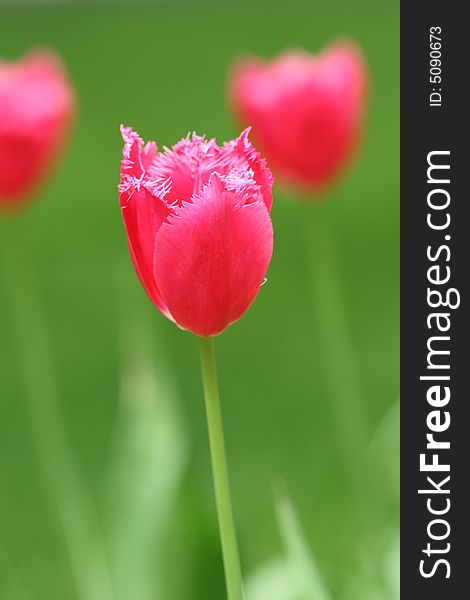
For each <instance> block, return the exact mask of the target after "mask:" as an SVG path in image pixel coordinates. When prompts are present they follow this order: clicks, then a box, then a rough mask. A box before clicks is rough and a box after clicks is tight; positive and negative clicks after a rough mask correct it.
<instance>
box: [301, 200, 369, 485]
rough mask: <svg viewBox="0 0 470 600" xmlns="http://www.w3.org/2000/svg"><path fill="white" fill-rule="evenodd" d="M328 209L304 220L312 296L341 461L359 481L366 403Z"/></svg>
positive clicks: (316, 207) (362, 455)
mask: <svg viewBox="0 0 470 600" xmlns="http://www.w3.org/2000/svg"><path fill="white" fill-rule="evenodd" d="M326 209H327V207H325V206H319V205H317V206H315V213H314V214H310V215H308V217H309V218H306V219H305V221H306V222H307V227H308V230H307V237H308V240H307V242H308V252H309V263H310V267H311V283H312V288H313V289H312V294H313V302H314V309H315V313H316V315H317V325H318V328H319V330H318V334H319V337H320V343H321V345H322V351H323V361H324V370H325V373H326V378H327V381H326V383H327V388H328V393H329V396H330V398H331V401H332V406H333V411H334V417H335V421H336V426H337V429H338V436H339V439H340V443H341V445H342V453H343V458H344V461H345V463H346V466H348V467H349V469H350V472H351V473H354V474H356V475H357V471H358V468H359V469H360V464H361V462H362V459H363V457H364V449H365V438H366V431H365V422H364V415H363V402H362V394H361V393H360V391H359V385H358V381H357V375H356V368H355V364H354V359H353V351H352V348H351V344H350V340H349V335H348V330H347V324H346V318H345V310H344V306H343V291H342V289H341V281H340V280H341V278H340V275H339V267H338V262H337V256H336V247H335V243H334V239H333V236H332V233H331V230H330V223H329V214H328V212H327V210H326Z"/></svg>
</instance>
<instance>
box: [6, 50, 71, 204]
mask: <svg viewBox="0 0 470 600" xmlns="http://www.w3.org/2000/svg"><path fill="white" fill-rule="evenodd" d="M74 105H75V102H74V93H73V90H72V88H71V85H70V83H69V81H68V79H67V76H66V74H65V71H64V68H63V66H62V64H61V62H60V60H59V58H58V57H57V56H56V55H55V54H53V53H52V52H45V51H38V52H33V53H31V54H28V55H27V56H25V57H24V58H23V59H21V60H19V61H18V62H5V61H3V60H1V59H0V207H2V206H3V207H11V206H14V205H18V204H21V203H23V202H24V201H25V200H26V199H27V197H28V196H29V195H30V194H31V192H32V191H33V190H34V189H35V188H36V187H37V186H38V185H39V183H40V182H41V181H42V180H43V178H44V177H45V175H46V174H47V172H48V171H49V169H50V167H51V165H52V163H53V162H54V159H55V158H56V157H57V155H58V153H59V151H60V149H61V147H62V145H63V142H64V140H65V137H66V135H67V133H68V130H69V126H70V124H71V121H72V119H73V115H74Z"/></svg>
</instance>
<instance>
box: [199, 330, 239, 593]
mask: <svg viewBox="0 0 470 600" xmlns="http://www.w3.org/2000/svg"><path fill="white" fill-rule="evenodd" d="M200 349H201V367H202V379H203V384H204V397H205V402H206V413H207V426H208V429H209V444H210V451H211V459H212V474H213V478H214V488H215V500H216V505H217V515H218V519H219V529H220V541H221V544H222V555H223V561H224V570H225V581H226V586H227V597H228V600H242V599H243V585H242V577H241V570H240V559H239V554H238V545H237V537H236V533H235V524H234V520H233V511H232V501H231V497H230V485H229V478H228V470H227V458H226V453H225V442H224V432H223V427H222V412H221V408H220V398H219V386H218V383H217V368H216V363H215V346H214V338H201V346H200Z"/></svg>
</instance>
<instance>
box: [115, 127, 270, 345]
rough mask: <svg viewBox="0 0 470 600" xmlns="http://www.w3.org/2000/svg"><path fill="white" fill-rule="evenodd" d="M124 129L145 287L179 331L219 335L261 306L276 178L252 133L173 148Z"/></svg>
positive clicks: (129, 215) (125, 178) (128, 222)
mask: <svg viewBox="0 0 470 600" xmlns="http://www.w3.org/2000/svg"><path fill="white" fill-rule="evenodd" d="M121 131H122V135H123V138H124V151H123V160H122V164H121V183H120V186H119V193H120V203H121V209H122V215H123V218H124V223H125V226H126V231H127V238H128V244H129V249H130V254H131V257H132V261H133V263H134V267H135V269H136V272H137V275H138V276H139V279H140V282H141V283H142V286H143V287H144V289H145V291H146V292H147V294H148V296H149V297H150V299H151V300H152V302H153V303H154V304H155V306H157V308H158V309H159V310H160V311H161V312H162V313H163V314H164V315H165V316H166V317H167V318H169V319H170V320H172V321H174V322H175V323H176V324H177V325H179V327H181V328H182V329H187V330H189V331H192V332H193V333H195V334H196V335H199V336H202V337H211V336H215V335H218V334H219V333H221V332H222V331H223V330H224V329H225V328H226V327H228V326H229V325H230V324H232V323H234V322H235V321H237V320H238V319H239V318H240V317H241V316H242V315H243V313H244V312H245V311H246V310H247V309H248V308H249V306H250V305H251V304H252V302H253V301H254V299H255V298H256V296H257V294H258V291H259V289H260V286H261V284H262V281H263V278H264V275H265V273H266V271H267V268H268V265H269V262H270V260H271V255H272V250H273V228H272V224H271V219H270V216H269V211H270V210H271V204H272V191H271V188H272V176H271V173H270V171H269V170H268V168H267V167H266V164H265V161H264V160H263V159H262V158H261V156H260V155H259V154H258V152H256V150H255V149H254V148H253V146H252V145H251V143H250V141H249V139H248V130H246V131H245V132H244V133H242V135H241V136H240V137H239V138H238V139H236V140H234V141H231V142H228V143H226V144H224V145H223V146H218V145H217V144H216V142H215V141H214V140H209V141H206V140H205V139H204V138H202V137H199V136H196V135H193V137H192V139H190V138H189V137H188V138H186V139H183V140H181V141H180V142H178V143H177V144H176V145H175V146H174V147H173V148H172V149H171V150H169V149H167V148H165V149H164V152H157V146H156V145H155V143H154V142H149V143H148V144H146V145H145V146H144V144H143V141H142V140H141V138H140V137H139V136H138V135H137V134H136V133H134V132H133V131H132V130H131V129H130V128H127V127H122V128H121Z"/></svg>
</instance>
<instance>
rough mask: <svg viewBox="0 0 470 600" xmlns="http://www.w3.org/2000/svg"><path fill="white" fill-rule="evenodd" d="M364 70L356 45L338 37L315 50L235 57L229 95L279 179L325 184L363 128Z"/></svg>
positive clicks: (307, 188) (307, 187)
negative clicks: (338, 40) (260, 57)
mask: <svg viewBox="0 0 470 600" xmlns="http://www.w3.org/2000/svg"><path fill="white" fill-rule="evenodd" d="M366 88H367V73H366V67H365V64H364V60H363V57H362V55H361V53H360V51H359V49H358V48H357V47H356V46H355V45H353V44H352V43H338V44H335V45H333V46H331V47H329V48H327V49H326V50H325V51H324V52H322V53H321V54H319V55H318V56H312V55H309V54H307V53H304V52H287V53H284V54H282V55H281V56H279V57H278V58H277V59H276V60H273V61H271V62H262V61H261V60H257V59H252V60H245V61H242V62H240V63H239V64H238V65H237V66H236V67H235V69H234V70H233V72H232V75H231V80H230V89H229V92H230V99H231V102H232V104H233V107H234V109H235V111H236V112H237V114H238V116H239V118H240V119H241V121H242V123H251V124H252V125H253V136H254V138H255V140H256V143H257V144H258V146H259V148H260V150H261V152H263V154H264V155H265V156H266V158H267V160H268V162H269V165H270V167H271V168H272V169H273V171H274V172H275V174H276V175H277V176H278V178H279V180H280V181H281V183H283V184H284V185H286V186H291V187H294V188H296V189H298V190H300V191H302V192H307V193H311V192H315V191H320V190H322V189H323V188H325V187H326V186H328V185H329V184H330V183H331V182H332V181H333V180H334V179H335V178H336V177H337V175H338V174H339V173H340V171H341V170H342V169H343V168H344V166H345V165H346V163H347V162H348V161H349V159H350V158H351V156H352V154H353V152H354V150H355V148H356V145H357V142H358V139H359V137H360V134H361V130H362V125H363V117H364V105H365V96H366Z"/></svg>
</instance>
